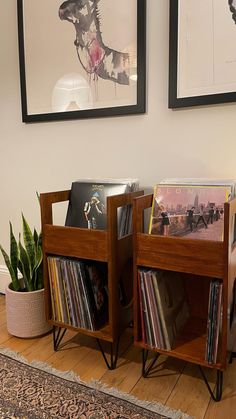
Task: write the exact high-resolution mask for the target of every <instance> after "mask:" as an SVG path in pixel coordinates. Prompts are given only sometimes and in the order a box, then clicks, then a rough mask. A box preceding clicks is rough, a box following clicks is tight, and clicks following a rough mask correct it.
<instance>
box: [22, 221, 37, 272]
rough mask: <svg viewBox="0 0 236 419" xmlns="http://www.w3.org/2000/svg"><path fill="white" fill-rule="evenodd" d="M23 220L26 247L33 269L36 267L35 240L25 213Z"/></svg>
mask: <svg viewBox="0 0 236 419" xmlns="http://www.w3.org/2000/svg"><path fill="white" fill-rule="evenodd" d="M22 222H23V238H24V244H25V249H26V252H27V254H28V257H29V261H30V267H31V271H32V270H33V269H34V266H35V257H36V254H35V242H34V237H33V234H32V231H31V229H30V227H29V224H28V223H27V221H26V219H25V217H24V215H23V214H22Z"/></svg>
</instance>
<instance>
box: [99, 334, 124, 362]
mask: <svg viewBox="0 0 236 419" xmlns="http://www.w3.org/2000/svg"><path fill="white" fill-rule="evenodd" d="M119 342H120V338H118V340H117V342H116V345H115V353H114V351H113V349H114V347H113V343H110V345H111V351H110V356H111V362H110V363H109V362H108V360H107V357H106V354H105V352H104V349H103V347H102V344H101V342H100V339H97V343H98V346H99V349H100V351H101V353H102V356H103V359H104V361H105V363H106V366H107V368H108V369H109V370H114V369H115V368H116V364H117V359H118V352H119Z"/></svg>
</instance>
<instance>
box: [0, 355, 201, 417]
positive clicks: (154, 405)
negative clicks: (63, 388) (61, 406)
mask: <svg viewBox="0 0 236 419" xmlns="http://www.w3.org/2000/svg"><path fill="white" fill-rule="evenodd" d="M0 354H2V355H5V356H8V357H9V358H12V359H14V360H16V361H19V362H21V363H22V364H26V365H28V366H31V367H34V368H37V369H40V370H42V371H45V372H47V373H49V374H53V375H55V376H56V377H59V378H63V379H64V380H67V381H73V382H77V383H80V384H83V385H85V386H87V387H90V388H92V389H95V390H99V391H102V392H103V393H105V394H109V395H111V396H114V397H117V398H120V399H122V400H126V401H127V402H130V403H133V404H135V405H136V406H139V407H143V408H146V409H147V410H151V411H153V412H155V413H159V414H160V415H165V416H168V418H170V419H194V418H193V417H192V416H189V415H187V414H186V413H183V412H181V411H180V410H174V409H171V408H169V407H167V406H164V405H162V404H161V403H158V402H150V401H147V400H140V399H137V398H136V397H135V396H132V395H130V394H128V393H125V392H122V391H120V390H117V389H116V388H113V387H108V386H107V385H106V384H103V383H101V382H100V381H98V380H91V381H89V382H85V381H82V380H81V379H80V377H79V376H78V375H77V374H76V373H74V372H73V371H59V370H57V369H56V368H53V367H51V366H50V365H48V364H47V363H45V362H42V361H31V362H29V361H28V360H27V359H26V358H25V357H24V356H22V355H21V354H20V353H19V352H15V351H12V350H10V349H6V348H2V347H0Z"/></svg>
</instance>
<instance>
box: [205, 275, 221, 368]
mask: <svg viewBox="0 0 236 419" xmlns="http://www.w3.org/2000/svg"><path fill="white" fill-rule="evenodd" d="M221 301H222V283H221V282H220V281H211V283H210V291H209V303H208V319H207V340H206V353H205V360H206V361H207V362H209V363H210V364H215V363H216V360H217V351H218V342H219V334H220V327H221V307H222V305H221Z"/></svg>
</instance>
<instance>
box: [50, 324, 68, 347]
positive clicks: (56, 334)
mask: <svg viewBox="0 0 236 419" xmlns="http://www.w3.org/2000/svg"><path fill="white" fill-rule="evenodd" d="M57 329H58V330H57ZM65 333H66V329H64V330H63V329H62V327H56V326H53V348H54V351H57V350H58V348H59V345H60V343H61V341H62V339H63V336H64V334H65Z"/></svg>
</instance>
